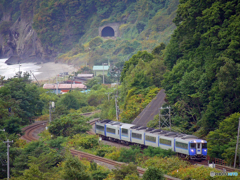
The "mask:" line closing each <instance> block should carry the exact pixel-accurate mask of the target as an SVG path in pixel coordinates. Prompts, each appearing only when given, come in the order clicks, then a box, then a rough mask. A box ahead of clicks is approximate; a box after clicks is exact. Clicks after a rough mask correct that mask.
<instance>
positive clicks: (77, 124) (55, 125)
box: [49, 113, 91, 137]
mask: <svg viewBox="0 0 240 180" xmlns="http://www.w3.org/2000/svg"><path fill="white" fill-rule="evenodd" d="M87 121H88V118H85V117H84V116H81V115H79V113H71V114H68V115H63V116H61V117H60V118H59V119H55V120H54V121H52V122H51V124H50V126H49V132H50V133H51V134H53V135H54V136H64V137H67V136H73V135H74V134H78V133H85V132H86V131H88V130H89V129H90V128H91V126H90V124H88V123H87Z"/></svg>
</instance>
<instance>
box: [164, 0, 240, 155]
mask: <svg viewBox="0 0 240 180" xmlns="http://www.w3.org/2000/svg"><path fill="white" fill-rule="evenodd" d="M239 13H240V2H239V1H238V0H232V1H221V0H218V1H213V0H212V1H211V0H209V1H198V0H188V1H185V0H181V1H180V5H179V6H178V10H177V16H176V18H175V19H174V23H175V24H176V26H177V29H176V30H175V31H174V33H173V35H172V37H171V40H170V43H169V44H168V46H167V48H166V53H165V57H164V63H165V65H166V66H167V72H166V73H165V74H164V80H163V88H164V89H165V90H166V94H167V101H168V103H169V104H170V105H171V106H172V107H173V108H174V118H173V121H174V123H175V125H176V126H180V127H182V129H184V130H185V132H196V133H197V134H198V135H199V136H202V137H204V136H206V135H207V134H208V133H209V132H210V131H214V130H216V129H218V128H219V127H220V129H219V130H216V131H214V133H213V132H210V134H209V136H208V137H209V142H210V144H212V145H214V144H215V143H216V144H221V142H224V141H226V142H227V144H225V145H224V146H222V147H223V148H219V146H217V145H215V148H214V151H215V155H217V157H223V156H225V158H226V153H227V151H228V152H229V151H230V149H233V147H234V146H235V143H233V142H234V141H235V139H236V135H237V134H236V132H237V122H238V117H239V116H238V115H237V114H236V115H235V116H234V115H233V114H234V113H237V112H239V107H240V99H239V98H240V86H239V85H240V81H239V80H240V79H239V77H240V64H239V63H240V56H239V55H240V54H239V53H240V41H239V40H240V31H239V30H240V21H239V20H240V14H239ZM229 116H230V117H229ZM226 117H229V118H230V119H232V121H233V122H234V123H235V125H236V126H234V128H230V127H231V124H228V123H226V122H227V121H230V120H229V119H226V120H224V119H225V118H226ZM223 120H224V121H223ZM224 122H225V123H224ZM223 124H225V125H226V126H229V128H228V127H223ZM223 128H226V129H227V130H221V129H223ZM232 132H234V136H232V135H230V134H232ZM213 134H215V136H214V137H215V138H212V137H213ZM217 134H218V135H217ZM220 134H221V135H220ZM219 136H224V137H225V138H220V137H219ZM229 137H232V138H229ZM223 144H224V143H223ZM231 151H232V150H231ZM224 154H225V155H224ZM210 155H211V150H210ZM226 159H227V160H230V158H229V157H228V158H226Z"/></svg>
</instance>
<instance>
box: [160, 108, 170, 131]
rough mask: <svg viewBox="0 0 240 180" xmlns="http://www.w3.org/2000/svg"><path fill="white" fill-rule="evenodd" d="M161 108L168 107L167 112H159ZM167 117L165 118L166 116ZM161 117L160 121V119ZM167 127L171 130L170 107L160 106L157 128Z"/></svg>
mask: <svg viewBox="0 0 240 180" xmlns="http://www.w3.org/2000/svg"><path fill="white" fill-rule="evenodd" d="M162 109H168V114H165V115H162V114H161V110H162ZM166 117H167V118H166ZM161 119H162V121H161ZM163 126H165V127H169V129H170V131H171V107H170V106H168V107H165V108H163V107H161V108H159V129H161V127H163Z"/></svg>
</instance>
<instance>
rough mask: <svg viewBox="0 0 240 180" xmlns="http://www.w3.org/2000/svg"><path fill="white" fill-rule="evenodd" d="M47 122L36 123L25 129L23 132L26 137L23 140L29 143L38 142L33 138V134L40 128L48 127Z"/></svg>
mask: <svg viewBox="0 0 240 180" xmlns="http://www.w3.org/2000/svg"><path fill="white" fill-rule="evenodd" d="M46 125H47V121H40V122H35V123H34V124H31V125H29V126H27V127H24V128H23V129H22V130H23V132H24V135H23V136H22V137H21V138H22V139H24V140H26V141H27V142H30V141H36V140H38V139H37V138H36V137H34V136H33V132H34V131H35V130H37V129H39V128H42V127H46Z"/></svg>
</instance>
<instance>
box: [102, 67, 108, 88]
mask: <svg viewBox="0 0 240 180" xmlns="http://www.w3.org/2000/svg"><path fill="white" fill-rule="evenodd" d="M104 65H107V63H102V67H103V84H104Z"/></svg>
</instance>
